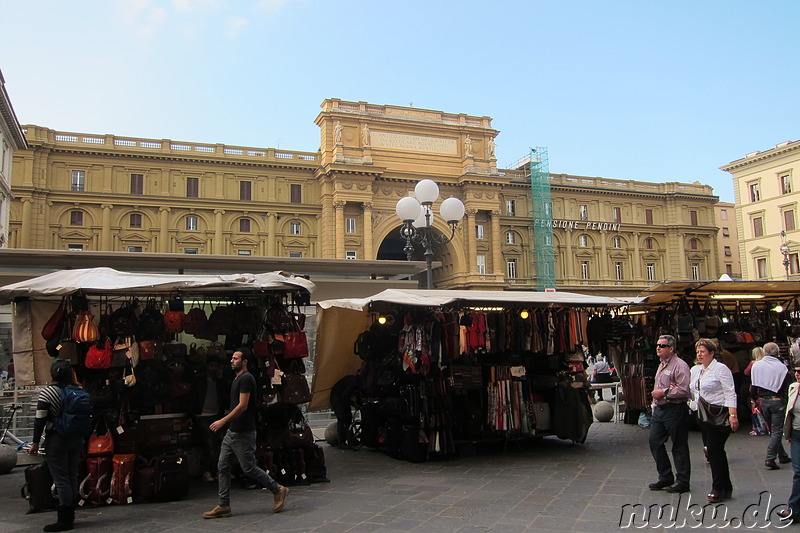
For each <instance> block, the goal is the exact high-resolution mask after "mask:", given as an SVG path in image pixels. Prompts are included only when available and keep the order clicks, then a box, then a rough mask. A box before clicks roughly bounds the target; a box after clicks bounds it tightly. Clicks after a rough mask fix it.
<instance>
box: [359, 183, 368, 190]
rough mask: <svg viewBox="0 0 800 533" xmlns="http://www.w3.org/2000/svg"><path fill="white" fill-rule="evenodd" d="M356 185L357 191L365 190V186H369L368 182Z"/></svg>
mask: <svg viewBox="0 0 800 533" xmlns="http://www.w3.org/2000/svg"><path fill="white" fill-rule="evenodd" d="M357 186H358V190H359V191H366V190H367V188H368V187H369V184H368V183H359V184H358V185H357Z"/></svg>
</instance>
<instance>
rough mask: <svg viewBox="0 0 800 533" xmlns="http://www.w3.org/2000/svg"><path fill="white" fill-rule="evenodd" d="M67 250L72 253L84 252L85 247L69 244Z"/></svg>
mask: <svg viewBox="0 0 800 533" xmlns="http://www.w3.org/2000/svg"><path fill="white" fill-rule="evenodd" d="M67 250H69V251H70V252H82V251H83V245H82V244H68V245H67Z"/></svg>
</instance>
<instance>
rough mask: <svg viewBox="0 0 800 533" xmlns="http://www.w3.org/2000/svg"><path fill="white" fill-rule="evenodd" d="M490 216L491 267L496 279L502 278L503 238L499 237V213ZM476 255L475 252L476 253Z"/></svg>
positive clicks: (494, 212)
mask: <svg viewBox="0 0 800 533" xmlns="http://www.w3.org/2000/svg"><path fill="white" fill-rule="evenodd" d="M491 216H492V244H491V246H492V267H493V270H494V275H495V276H497V279H503V278H504V272H505V269H504V268H503V238H502V236H501V235H500V211H499V210H495V211H492V212H491ZM476 253H477V252H476Z"/></svg>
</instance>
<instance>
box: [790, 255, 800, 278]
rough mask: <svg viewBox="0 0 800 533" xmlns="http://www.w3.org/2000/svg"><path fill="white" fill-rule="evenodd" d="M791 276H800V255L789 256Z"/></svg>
mask: <svg viewBox="0 0 800 533" xmlns="http://www.w3.org/2000/svg"><path fill="white" fill-rule="evenodd" d="M789 274H800V255H799V254H796V253H795V254H789Z"/></svg>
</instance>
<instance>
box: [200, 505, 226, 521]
mask: <svg viewBox="0 0 800 533" xmlns="http://www.w3.org/2000/svg"><path fill="white" fill-rule="evenodd" d="M230 515H231V508H230V507H228V506H222V505H217V506H216V507H214V508H213V509H211V510H210V511H206V512H205V513H203V518H228V517H229V516H230Z"/></svg>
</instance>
